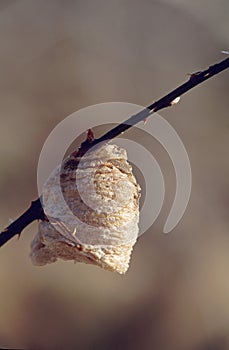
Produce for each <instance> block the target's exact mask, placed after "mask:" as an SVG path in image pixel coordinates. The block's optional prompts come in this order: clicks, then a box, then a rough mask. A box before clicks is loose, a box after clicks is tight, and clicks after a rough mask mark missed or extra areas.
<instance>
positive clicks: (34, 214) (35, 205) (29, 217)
mask: <svg viewBox="0 0 229 350" xmlns="http://www.w3.org/2000/svg"><path fill="white" fill-rule="evenodd" d="M227 68H229V58H226V59H225V60H223V61H221V62H219V63H217V64H214V65H213V66H210V67H209V68H208V69H206V70H204V71H200V72H196V73H193V74H191V75H190V78H189V80H188V81H187V82H185V83H184V84H182V85H180V86H178V87H177V88H176V89H175V90H173V91H172V92H170V93H169V94H167V95H165V96H164V97H162V98H161V99H159V100H158V101H156V102H154V103H152V104H151V105H149V106H148V107H146V108H145V109H143V110H142V111H140V112H139V113H137V114H135V115H133V116H132V117H130V118H129V119H127V120H126V121H124V122H123V123H122V124H119V125H117V126H116V127H115V128H113V129H111V130H110V131H108V132H107V133H106V134H104V135H103V136H101V137H100V138H98V139H94V138H93V137H92V135H91V134H90V132H89V133H88V137H87V139H86V141H84V142H83V143H82V144H81V146H80V148H79V149H78V151H77V152H76V153H75V155H77V157H81V156H83V155H84V154H85V153H86V152H87V151H88V150H89V149H90V148H91V147H93V146H95V145H96V144H98V143H100V142H102V141H106V140H111V139H113V138H115V137H117V136H118V135H120V134H122V133H123V132H124V131H126V130H128V129H129V128H130V127H132V126H134V125H136V124H137V123H138V122H140V121H142V120H145V119H146V118H148V117H149V116H150V115H152V113H154V112H156V111H159V110H161V109H163V108H166V107H169V106H172V105H173V104H175V103H176V99H177V98H179V97H180V96H181V95H183V94H185V93H186V92H187V91H189V90H191V89H193V88H194V87H195V86H197V85H199V84H201V83H202V82H204V81H205V80H207V79H209V78H211V77H213V76H214V75H216V74H218V73H220V72H222V71H223V70H225V69H227ZM45 219H46V216H45V214H44V211H43V208H42V205H41V202H40V199H39V198H38V199H37V200H35V201H33V202H32V203H31V206H30V208H29V209H27V210H26V211H25V212H24V213H23V214H22V215H21V216H20V217H19V218H18V219H17V220H15V221H14V222H13V223H11V224H10V225H9V226H8V227H7V228H5V229H4V230H3V231H2V232H1V233H0V247H1V246H2V245H3V244H5V243H6V242H7V241H8V240H10V239H11V238H12V237H14V236H15V235H17V234H18V235H20V233H21V232H22V231H23V230H24V228H25V227H27V226H28V225H29V224H30V223H31V222H33V221H34V220H45Z"/></svg>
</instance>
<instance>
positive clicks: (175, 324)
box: [0, 0, 229, 350]
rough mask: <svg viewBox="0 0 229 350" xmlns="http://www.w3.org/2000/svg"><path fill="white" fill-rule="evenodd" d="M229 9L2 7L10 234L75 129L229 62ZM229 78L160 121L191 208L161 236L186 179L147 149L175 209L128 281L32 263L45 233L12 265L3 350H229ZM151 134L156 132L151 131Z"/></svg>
mask: <svg viewBox="0 0 229 350" xmlns="http://www.w3.org/2000/svg"><path fill="white" fill-rule="evenodd" d="M228 19H229V2H228V1H227V0H219V1H207V0H199V1H188V0H186V1H184V0H170V1H169V0H167V1H166V0H158V1H153V0H151V1H150V0H142V1H136V0H132V1H131V0H122V1H121V0H117V1H115V0H110V1H105V0H94V1H92V0H91V1H88V0H86V1H85V0H84V1H83V0H80V1H76V0H67V1H63V0H62V1H60V0H56V1H54V0H48V1H44V0H39V1H38V0H37V1H34V0H26V1H24V0H20V1H19V0H18V1H16V0H9V1H5V0H1V1H0V77H1V78H0V118H1V123H0V125H1V127H0V144H1V147H0V164H1V171H0V194H1V201H0V226H1V227H2V228H3V227H5V226H6V225H8V223H9V220H11V219H14V218H16V217H17V216H18V215H19V214H20V213H21V212H22V211H24V210H25V209H26V208H27V207H28V206H29V203H30V201H31V200H32V199H35V198H36V197H37V187H36V166H37V161H38V157H39V154H40V151H41V148H42V145H43V143H44V141H45V139H46V138H47V136H48V135H49V133H50V132H51V130H52V129H53V128H54V126H55V125H56V124H57V123H58V122H60V121H61V120H63V119H64V118H65V117H66V116H68V115H69V114H71V113H73V112H74V111H76V110H79V109H80V108H83V107H86V106H89V105H92V104H97V103H101V102H108V101H123V102H131V103H136V104H140V105H147V104H149V103H151V102H152V101H153V100H155V99H157V98H159V97H161V96H162V95H163V94H165V93H167V92H168V91H170V90H171V89H173V88H175V87H176V86H177V85H178V84H180V83H182V82H183V81H185V80H186V79H187V74H188V73H192V72H195V71H198V70H200V69H204V68H206V67H208V66H209V65H211V64H213V63H215V62H217V61H220V60H222V59H224V58H225V55H223V54H222V53H221V52H220V51H221V50H228V49H229V40H228V31H229V24H228V23H229V21H228ZM228 93H229V72H228V71H225V72H224V73H222V74H220V75H218V76H216V77H214V78H212V79H211V80H209V81H207V82H206V83H204V84H202V85H201V86H199V87H197V88H195V89H194V90H192V91H190V92H189V93H188V94H187V95H185V96H183V97H182V99H181V102H180V103H179V104H178V105H177V106H175V107H174V108H170V109H166V110H164V111H162V112H161V115H162V116H163V117H164V118H166V119H167V120H168V121H169V122H170V123H171V125H172V126H173V127H174V128H175V129H176V130H177V132H178V133H179V135H180V137H181V139H182V140H183V142H184V144H185V147H186V149H187V151H188V154H189V157H190V162H191V165H192V173H193V188H192V195H191V199H190V202H189V206H188V208H187V210H186V213H185V215H184V217H183V218H182V220H181V222H180V223H179V225H178V226H177V227H176V228H175V229H174V230H173V232H172V233H170V234H169V235H162V234H161V232H162V227H163V224H164V222H165V220H166V218H167V215H168V211H169V208H170V206H171V203H172V199H173V196H174V191H175V189H174V185H175V180H174V170H173V168H172V165H171V163H170V161H169V159H168V156H167V155H166V154H165V152H163V151H162V150H161V148H160V147H159V146H158V145H157V143H156V142H151V141H149V147H151V148H152V153H153V154H154V156H155V158H156V159H157V161H158V162H159V164H160V165H161V168H162V170H163V173H164V176H165V182H166V198H165V205H164V207H163V210H162V212H161V214H160V216H159V218H158V219H157V221H156V222H155V224H154V225H153V226H152V227H151V229H150V230H148V232H147V233H145V234H144V235H143V236H142V237H141V238H140V239H139V241H138V243H137V245H136V247H135V249H134V253H133V256H132V261H131V267H130V269H129V271H128V273H127V274H126V275H125V276H119V275H116V274H113V273H110V272H106V271H103V270H101V269H99V268H96V267H93V266H87V265H82V264H76V265H74V264H73V263H70V262H69V263H68V262H58V263H55V264H53V265H50V266H47V267H43V268H39V267H34V266H33V265H32V263H31V261H30V258H29V251H30V241H31V240H32V238H33V237H34V234H35V232H36V228H37V223H34V224H32V225H31V226H30V227H29V228H27V229H26V230H25V231H24V232H23V234H22V236H21V238H20V240H17V239H16V238H15V239H13V240H12V241H10V242H8V244H7V245H6V246H4V247H3V248H2V249H1V252H0V283H1V284H0V347H6V348H21V349H22V348H23V349H41V350H43V349H65V348H66V349H101V350H102V349H104V350H105V349H112V350H113V349H127V350H130V349H131V350H138V349H144V350H145V349H146V350H148V349H149V350H150V349H155V350H213V349H214V350H226V349H229V279H228V271H229V237H228V224H229V218H228V203H229V199H228V187H229V186H228V185H229V176H228V175H229V160H228V147H229V139H228V132H229V121H228ZM148 123H150V121H148Z"/></svg>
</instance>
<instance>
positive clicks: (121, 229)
mask: <svg viewBox="0 0 229 350" xmlns="http://www.w3.org/2000/svg"><path fill="white" fill-rule="evenodd" d="M139 198H140V186H139V185H138V184H137V182H136V179H135V177H134V175H133V172H132V167H131V166H130V164H129V163H128V161H127V154H126V151H125V150H124V149H122V148H119V147H118V146H116V145H111V144H103V145H102V146H100V145H98V146H96V147H94V148H93V149H92V150H90V151H88V152H87V153H86V154H85V155H84V156H83V157H82V158H77V157H76V156H74V153H73V154H72V155H70V156H69V157H68V158H66V159H65V160H64V162H63V165H62V166H59V167H58V168H57V169H55V170H54V171H53V172H52V174H51V175H50V177H49V178H48V180H47V181H46V183H45V185H44V188H43V193H42V204H43V209H44V212H45V214H46V216H47V217H48V221H41V222H40V223H39V229H38V233H37V235H36V236H35V238H34V240H33V241H32V243H31V258H32V261H33V263H34V264H35V265H45V264H47V263H52V262H55V261H56V260H57V259H58V258H60V259H63V260H74V261H77V262H84V263H87V264H93V265H97V266H99V267H102V268H104V269H106V270H110V271H116V272H118V273H121V274H122V273H125V272H126V271H127V270H128V267H129V262H130V257H131V252H132V249H133V246H134V244H135V242H136V240H137V236H138V222H139Z"/></svg>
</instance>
